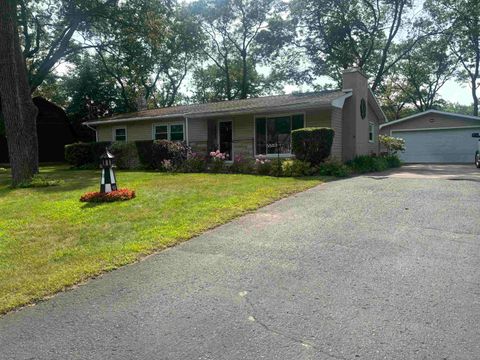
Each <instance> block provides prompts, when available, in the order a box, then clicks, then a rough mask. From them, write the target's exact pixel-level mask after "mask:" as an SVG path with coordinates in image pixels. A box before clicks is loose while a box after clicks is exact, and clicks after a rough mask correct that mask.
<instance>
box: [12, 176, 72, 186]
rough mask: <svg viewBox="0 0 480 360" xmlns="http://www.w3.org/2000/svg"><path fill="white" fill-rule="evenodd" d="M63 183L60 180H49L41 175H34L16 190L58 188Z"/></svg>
mask: <svg viewBox="0 0 480 360" xmlns="http://www.w3.org/2000/svg"><path fill="white" fill-rule="evenodd" d="M63 183H64V181H63V180H61V179H50V178H47V177H45V176H42V175H38V174H37V175H35V176H34V177H33V179H32V180H30V181H27V182H22V183H20V184H18V185H17V186H16V187H17V188H41V187H49V186H59V185H62V184H63Z"/></svg>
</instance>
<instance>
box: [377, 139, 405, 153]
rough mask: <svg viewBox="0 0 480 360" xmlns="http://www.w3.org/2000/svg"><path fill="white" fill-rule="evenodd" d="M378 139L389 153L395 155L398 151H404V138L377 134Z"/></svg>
mask: <svg viewBox="0 0 480 360" xmlns="http://www.w3.org/2000/svg"><path fill="white" fill-rule="evenodd" d="M378 140H379V141H380V144H381V145H383V146H384V147H385V148H386V149H387V151H388V154H389V155H396V154H397V153H398V152H399V151H400V152H404V151H405V140H403V139H402V138H396V137H393V136H387V135H379V136H378Z"/></svg>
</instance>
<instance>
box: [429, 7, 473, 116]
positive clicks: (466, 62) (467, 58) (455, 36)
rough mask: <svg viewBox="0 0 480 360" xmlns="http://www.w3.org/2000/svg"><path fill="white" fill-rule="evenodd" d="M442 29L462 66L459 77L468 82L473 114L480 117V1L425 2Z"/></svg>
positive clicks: (435, 21)
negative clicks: (479, 114)
mask: <svg viewBox="0 0 480 360" xmlns="http://www.w3.org/2000/svg"><path fill="white" fill-rule="evenodd" d="M424 6H425V9H426V10H427V11H428V13H429V14H430V16H431V17H432V19H433V20H434V23H435V24H437V25H438V27H439V30H441V31H443V33H444V34H445V35H446V36H447V38H448V39H449V44H450V50H451V52H452V54H453V55H454V56H455V57H456V58H457V60H458V62H459V63H460V65H461V68H462V71H461V72H460V73H459V75H458V78H459V79H460V80H461V81H468V82H469V85H470V88H471V94H472V99H473V115H475V116H478V112H479V98H478V97H479V96H478V91H479V88H480V2H479V1H478V0H456V1H450V0H427V1H426V2H425V4H424Z"/></svg>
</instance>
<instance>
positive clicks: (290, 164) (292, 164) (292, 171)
mask: <svg viewBox="0 0 480 360" xmlns="http://www.w3.org/2000/svg"><path fill="white" fill-rule="evenodd" d="M282 175H283V176H292V177H298V176H304V175H312V167H311V165H310V163H309V162H306V161H302V160H298V159H295V160H285V161H283V162H282Z"/></svg>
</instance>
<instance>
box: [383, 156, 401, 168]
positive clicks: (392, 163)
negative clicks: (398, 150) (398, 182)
mask: <svg viewBox="0 0 480 360" xmlns="http://www.w3.org/2000/svg"><path fill="white" fill-rule="evenodd" d="M385 160H386V161H387V165H388V167H389V168H398V167H400V166H402V161H401V160H400V158H399V157H398V156H397V155H387V156H385Z"/></svg>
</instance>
